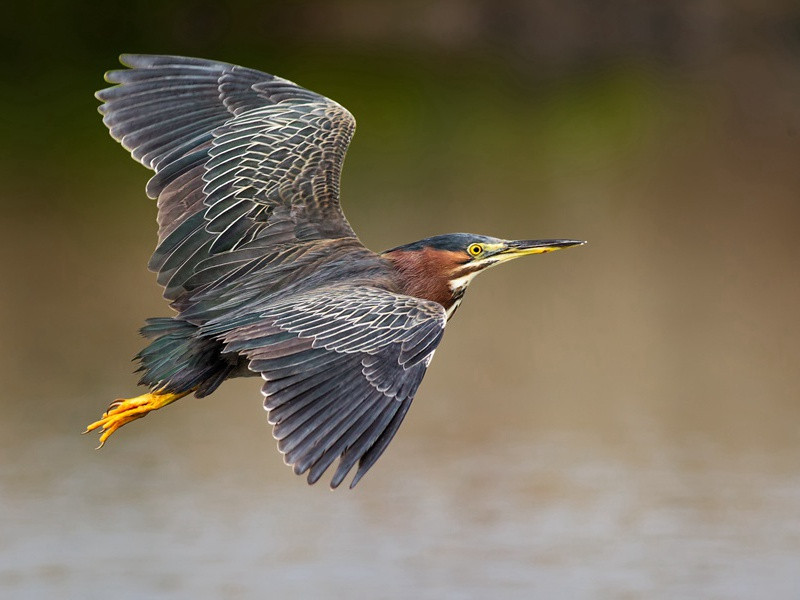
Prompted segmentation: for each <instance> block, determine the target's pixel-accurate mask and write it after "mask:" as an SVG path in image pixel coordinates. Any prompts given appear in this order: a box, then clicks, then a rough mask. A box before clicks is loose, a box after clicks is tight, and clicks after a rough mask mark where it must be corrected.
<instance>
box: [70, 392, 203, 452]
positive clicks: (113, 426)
mask: <svg viewBox="0 0 800 600" xmlns="http://www.w3.org/2000/svg"><path fill="white" fill-rule="evenodd" d="M188 393H189V392H181V393H179V394H172V393H160V392H150V393H147V394H142V395H141V396H137V397H136V398H119V399H117V400H114V402H112V403H111V404H110V405H109V406H108V409H107V410H106V412H104V413H103V418H102V419H100V420H99V421H95V422H94V423H92V424H91V425H89V426H88V427H87V428H86V431H84V432H83V433H89V432H90V431H94V430H95V429H97V428H98V427H99V428H100V445H99V446H98V447H97V449H98V450H99V449H100V448H102V447H103V444H105V443H106V440H107V439H108V438H109V436H110V435H111V434H112V433H114V432H115V431H116V430H117V429H119V428H120V427H122V426H123V425H126V424H128V423H130V422H131V421H135V420H136V419H141V418H142V417H144V416H145V415H147V413H149V412H150V411H151V410H158V409H159V408H162V407H164V406H166V405H167V404H172V403H173V402H175V400H179V399H180V398H183V397H184V396H185V395H186V394H188Z"/></svg>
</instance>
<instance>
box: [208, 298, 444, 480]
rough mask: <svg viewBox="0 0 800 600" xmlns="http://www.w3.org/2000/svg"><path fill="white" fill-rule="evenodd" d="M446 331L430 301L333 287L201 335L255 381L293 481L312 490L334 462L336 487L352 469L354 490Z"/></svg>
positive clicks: (397, 421)
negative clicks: (302, 478) (260, 381)
mask: <svg viewBox="0 0 800 600" xmlns="http://www.w3.org/2000/svg"><path fill="white" fill-rule="evenodd" d="M445 323H446V316H445V311H444V308H443V307H442V306H441V305H440V304H437V303H436V302H430V301H427V300H421V299H419V298H413V297H411V296H403V295H399V294H394V293H392V292H388V291H386V290H381V289H378V288H370V287H355V286H338V287H331V288H327V289H326V288H323V289H320V290H315V291H314V292H309V293H306V294H302V295H298V296H296V297H294V298H292V299H291V300H288V301H283V302H281V303H280V304H275V305H272V306H270V307H268V308H265V309H262V310H261V311H260V312H259V313H257V314H251V315H246V316H239V317H238V318H237V321H236V324H235V325H234V326H233V327H231V324H230V323H226V322H225V321H224V320H220V321H212V322H209V323H208V324H207V325H206V326H205V327H204V329H205V331H206V333H210V334H214V335H217V336H219V337H220V339H222V340H224V342H225V343H226V348H225V350H226V351H233V352H239V353H241V354H244V355H245V356H247V357H248V359H249V360H250V363H249V366H250V369H251V370H253V371H255V372H258V373H261V375H262V377H263V378H264V380H265V383H264V386H263V388H262V392H263V394H264V396H265V397H266V398H265V401H264V406H265V408H266V409H267V411H269V420H270V422H271V423H272V424H273V425H274V429H273V434H274V436H275V438H276V439H277V440H278V449H279V450H280V451H281V452H282V453H283V454H284V459H285V461H286V463H287V464H290V465H293V466H294V471H295V473H297V474H298V475H300V474H303V473H305V472H306V471H308V482H309V483H315V482H316V481H317V480H318V479H319V478H320V477H321V476H322V474H323V473H324V472H325V470H326V469H327V468H328V467H329V466H331V464H332V463H333V462H334V461H335V460H336V459H337V458H338V459H339V464H338V467H337V469H336V472H335V473H334V475H333V479H332V481H331V487H333V488H335V487H337V486H338V485H339V484H340V483H341V482H342V480H343V479H344V478H345V477H346V476H347V473H348V472H349V471H350V470H351V469H352V467H353V466H354V465H355V464H356V462H358V465H359V466H358V470H357V471H356V474H355V477H354V478H353V481H352V483H351V484H350V487H351V488H352V487H354V486H355V485H356V484H357V483H358V481H359V480H360V479H361V478H362V477H363V476H364V474H365V473H366V472H367V470H369V468H370V467H371V466H372V465H373V464H375V461H376V460H378V458H379V457H380V455H381V454H382V453H383V451H384V450H385V449H386V446H387V445H388V444H389V442H390V441H391V439H392V437H394V434H395V432H396V431H397V428H398V427H399V426H400V423H401V422H402V420H403V417H405V414H406V412H407V411H408V408H409V406H410V405H411V401H412V400H413V398H414V394H415V393H416V391H417V388H418V387H419V384H420V382H421V381H422V377H423V376H424V375H425V371H426V369H427V367H428V365H429V364H430V361H431V359H432V358H433V353H434V351H435V349H436V347H437V346H438V345H439V342H440V340H441V338H442V334H443V333H444V327H445Z"/></svg>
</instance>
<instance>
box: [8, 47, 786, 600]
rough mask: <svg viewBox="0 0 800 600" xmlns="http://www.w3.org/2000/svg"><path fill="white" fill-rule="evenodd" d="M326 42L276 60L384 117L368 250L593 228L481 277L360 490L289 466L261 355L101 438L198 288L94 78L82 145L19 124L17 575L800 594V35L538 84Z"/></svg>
mask: <svg viewBox="0 0 800 600" xmlns="http://www.w3.org/2000/svg"><path fill="white" fill-rule="evenodd" d="M134 50H135V49H134ZM223 58H234V57H223ZM307 58H308V57H300V58H298V59H296V60H294V61H293V60H292V59H290V58H287V57H286V56H283V57H279V59H278V61H277V62H278V63H279V64H278V65H277V67H273V66H272V65H271V64H270V61H269V60H268V59H263V60H261V61H260V63H258V62H256V63H252V64H251V65H250V66H255V67H260V68H264V69H266V70H273V71H276V72H279V73H280V74H281V75H284V76H287V77H290V78H292V79H295V80H298V81H299V82H301V83H303V84H305V85H307V86H309V87H312V88H314V89H316V90H319V91H321V92H323V93H326V94H329V95H330V96H332V97H334V98H335V99H337V100H339V101H340V102H342V103H343V104H344V105H345V106H347V107H348V108H350V109H351V110H352V111H353V112H354V114H355V115H356V118H357V119H358V123H359V130H358V133H357V135H356V137H355V141H354V144H353V147H352V149H351V151H350V153H349V155H348V159H347V164H346V166H345V173H344V178H343V198H344V207H345V210H346V212H347V215H348V218H349V219H350V221H351V223H352V224H353V226H354V228H355V229H356V231H358V232H359V234H360V235H361V237H362V240H363V241H364V242H365V243H366V244H367V245H368V246H370V247H372V248H373V249H375V250H380V249H383V248H387V247H391V246H394V245H397V244H400V243H403V242H407V241H410V240H413V239H418V238H422V237H425V236H428V235H432V234H435V233H442V232H446V231H474V232H478V233H486V234H490V235H497V236H502V237H507V238H531V237H542V238H544V237H562V236H563V237H576V238H581V239H587V240H589V245H587V246H585V247H582V248H577V249H571V250H569V251H565V252H559V253H556V254H553V255H546V256H541V257H534V258H531V259H529V260H524V261H517V262H515V263H513V264H511V265H508V266H504V267H502V268H500V269H497V270H494V271H491V272H489V273H487V274H484V275H482V276H481V277H480V278H478V280H477V281H476V282H475V283H474V284H473V286H472V288H471V289H470V291H469V293H468V294H467V298H466V301H465V303H464V304H463V305H462V307H461V308H460V309H459V312H458V315H457V316H456V317H455V318H454V320H453V321H452V322H451V323H450V325H449V326H448V332H447V335H446V336H445V340H444V342H443V344H442V346H441V348H440V350H439V351H438V352H437V354H436V359H435V360H434V362H433V364H432V368H431V370H430V371H429V373H428V375H427V377H426V380H425V382H424V383H423V385H422V387H421V390H420V392H419V394H418V396H417V399H416V401H415V403H414V406H413V408H412V410H411V411H410V413H409V416H408V417H407V419H406V422H405V423H404V425H403V427H402V428H401V430H400V432H399V434H398V436H397V438H396V439H395V441H394V442H393V443H392V444H391V446H390V448H389V450H388V451H387V453H386V454H385V456H384V457H383V458H381V460H380V461H379V462H378V463H377V464H376V466H375V467H374V468H373V469H372V471H371V472H370V474H369V475H368V476H367V477H366V478H365V480H364V481H363V482H362V483H361V484H360V485H359V487H358V488H357V489H356V490H355V491H352V492H351V491H346V490H339V491H337V492H335V493H331V492H329V491H328V490H327V489H326V488H325V486H324V485H318V486H316V487H313V488H309V487H307V486H306V485H305V483H304V482H303V481H302V480H300V479H298V478H296V477H295V476H294V475H292V474H291V471H290V470H289V469H288V468H286V467H285V466H283V465H282V461H281V458H280V456H279V454H278V453H277V451H276V449H275V443H274V441H273V440H272V438H271V436H270V431H269V426H268V423H267V421H266V415H265V414H264V413H263V410H262V409H261V397H260V394H259V385H258V382H257V381H255V380H249V381H235V382H229V383H227V384H225V386H223V388H222V389H221V390H220V391H218V392H217V393H215V394H214V395H213V396H212V397H211V398H207V399H202V400H194V399H186V400H182V401H181V402H179V403H178V404H176V405H174V406H172V407H169V408H168V409H165V410H163V411H159V412H158V413H156V414H154V415H152V416H150V417H148V418H147V419H145V420H143V421H140V422H137V423H134V424H132V425H129V426H128V427H125V428H124V429H123V430H122V431H121V432H119V433H117V434H115V436H114V437H113V438H112V439H111V440H110V442H109V443H108V444H107V446H106V447H105V448H104V449H103V450H102V451H99V452H94V451H93V450H92V448H93V446H94V445H95V440H94V439H90V437H88V436H87V437H81V436H79V435H78V433H79V432H80V431H81V430H82V429H83V428H84V427H85V425H86V423H87V422H89V421H91V420H94V418H96V416H97V415H98V414H99V413H100V412H101V411H102V409H103V408H104V407H105V405H106V404H107V403H108V401H110V400H111V399H113V398H115V397H117V396H120V395H123V396H130V395H133V394H134V393H135V379H134V377H133V376H132V375H131V374H130V370H131V365H130V363H129V362H128V358H129V357H130V356H132V355H133V354H134V353H135V352H136V351H137V350H138V349H139V346H140V344H141V341H140V340H139V339H138V338H137V337H136V334H135V330H136V329H137V328H138V327H139V326H140V325H141V322H142V321H143V320H144V319H145V318H146V317H148V316H154V315H164V314H167V313H168V309H167V308H166V307H165V306H164V304H163V301H162V300H161V299H160V297H159V290H158V288H157V286H156V284H155V281H154V278H153V277H152V275H151V274H150V273H148V272H147V271H146V269H145V264H146V260H147V257H148V254H149V252H150V251H151V249H152V245H153V243H154V239H155V223H154V217H155V207H154V206H153V204H152V203H150V202H148V201H147V200H146V199H145V198H144V193H143V185H144V181H145V178H146V175H145V171H144V170H143V169H142V168H141V167H137V166H136V165H134V164H133V163H132V162H131V161H130V159H128V158H127V157H126V156H125V153H124V152H123V151H122V150H121V149H120V148H118V147H116V145H115V144H114V143H113V142H112V141H111V140H110V139H108V138H107V136H106V134H105V132H104V130H103V128H102V126H101V124H100V121H99V118H97V117H96V115H94V113H93V110H94V103H93V102H92V101H91V98H90V92H91V91H92V89H93V87H91V86H97V85H98V80H97V78H96V77H95V78H94V79H91V78H90V77H89V76H88V75H87V74H86V73H85V72H83V71H82V73H83V79H79V84H80V85H79V84H78V83H76V84H74V85H71V86H67V87H65V88H64V90H65V92H64V97H63V101H62V103H61V104H60V105H59V106H58V107H54V108H53V110H54V114H55V116H56V117H58V118H59V120H60V121H63V123H62V124H61V125H59V127H62V128H63V129H61V130H59V131H60V132H61V133H60V135H59V136H57V139H54V141H53V144H51V145H46V144H40V146H38V147H36V148H35V151H34V149H33V148H34V146H33V144H34V142H33V141H31V138H30V136H27V135H24V127H23V125H25V124H26V123H28V122H29V121H25V120H23V121H21V122H20V123H17V124H9V133H8V135H9V136H10V139H12V140H18V141H19V145H17V146H16V148H17V151H16V152H14V153H13V157H12V158H10V159H9V161H6V162H4V163H3V165H2V166H0V169H2V171H3V173H2V175H3V180H4V182H5V183H6V186H5V188H4V192H3V194H4V197H3V199H4V200H6V201H7V203H6V206H5V207H4V212H3V217H2V221H0V252H1V253H2V256H4V257H6V258H5V260H3V261H0V281H2V282H3V285H2V286H0V331H2V342H0V376H1V377H2V381H3V382H4V393H3V395H2V396H0V408H2V414H3V415H4V416H3V419H2V420H0V455H2V457H3V458H2V461H0V595H2V596H3V597H9V598H45V597H69V598H107V597H109V596H114V597H118V598H168V597H191V598H252V597H264V596H265V595H281V594H283V595H294V596H300V597H317V598H338V597H343V596H347V597H380V598H407V597H420V598H473V597H474V598H485V597H503V598H553V597H568V598H665V599H666V598H725V599H728V598H737V599H738V598H741V599H745V598H756V597H759V598H761V597H769V598H798V597H800V566H799V565H800V518H798V517H800V514H798V512H799V511H800V508H798V507H800V469H798V456H800V401H799V400H800V373H799V372H798V369H797V365H798V349H797V340H798V339H800V319H798V317H797V306H798V305H799V304H800V278H799V277H798V271H797V267H798V259H800V248H799V247H798V244H797V223H798V217H800V206H799V205H798V198H800V169H798V168H797V164H798V156H800V138H799V137H798V132H799V131H800V111H798V108H797V107H798V106H800V103H799V102H800V76H798V74H797V73H798V72H799V71H798V69H797V56H796V55H790V56H787V55H784V54H779V55H775V54H764V53H762V52H760V51H756V50H752V49H751V50H748V51H747V52H741V53H736V52H734V53H730V54H727V55H725V57H724V59H723V58H719V57H717V58H715V60H714V61H713V62H711V63H709V64H708V65H704V64H699V65H698V64H695V65H694V66H693V68H692V69H691V70H688V69H687V70H682V69H674V68H667V67H665V66H663V65H659V64H655V63H648V62H636V61H633V62H625V61H621V62H619V63H618V64H615V65H613V66H612V67H608V68H597V69H592V70H589V71H586V72H577V73H575V72H573V73H571V74H569V75H565V76H563V77H561V76H558V77H549V78H544V79H542V80H536V79H535V78H527V79H526V78H525V77H523V76H522V75H521V74H520V72H519V71H518V68H519V65H518V64H517V66H515V67H513V68H512V67H508V66H506V68H504V67H503V66H501V65H498V64H495V65H492V64H489V63H486V64H484V63H480V62H478V63H473V62H470V61H464V62H458V61H454V60H449V61H444V62H442V63H436V62H435V61H434V62H432V63H430V64H429V63H427V62H424V61H419V60H418V59H417V58H397V57H396V56H395V57H393V58H392V57H388V58H387V59H386V61H387V62H388V66H387V64H383V63H382V61H381V60H378V59H377V58H372V59H369V60H365V61H363V62H360V61H354V60H352V57H351V60H350V62H348V61H347V59H346V57H339V58H341V60H342V63H341V66H340V67H339V69H337V68H336V60H337V59H336V57H329V58H327V59H320V60H319V61H314V60H306V59H307ZM326 61H327V62H326ZM251 62H252V61H251ZM454 64H455V65H458V68H457V69H454V68H453V65H454ZM315 65H316V66H315ZM320 65H322V66H320ZM105 66H108V67H111V66H113V65H110V64H109V65H105ZM84 81H85V82H86V83H85V85H84ZM87 86H88V87H87ZM84 87H86V89H84ZM4 102H5V100H4ZM31 102H32V104H31V107H30V110H34V109H36V108H37V107H38V106H39V105H40V104H41V103H43V102H45V100H44V99H42V97H40V96H34V98H33V99H32V100H31ZM37 103H39V104H37ZM23 110H24V109H23ZM6 112H8V111H6ZM30 122H34V120H31V121H30ZM31 126H34V127H37V128H39V129H38V130H37V131H40V132H43V131H45V129H46V125H45V124H43V123H42V122H41V121H40V120H39V121H35V124H34V125H31ZM25 144H29V145H30V147H28V150H29V152H27V153H26V152H21V151H20V150H25V148H26V146H25ZM67 149H69V151H67Z"/></svg>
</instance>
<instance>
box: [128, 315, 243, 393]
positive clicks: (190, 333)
mask: <svg viewBox="0 0 800 600" xmlns="http://www.w3.org/2000/svg"><path fill="white" fill-rule="evenodd" d="M146 323H147V324H146V325H145V326H144V327H142V329H141V333H142V335H143V336H144V337H145V338H147V339H149V340H152V342H150V345H149V346H147V347H146V348H145V349H144V350H142V351H141V352H139V354H137V355H136V356H135V357H134V360H138V361H139V368H138V369H136V371H137V372H141V373H142V378H141V380H140V381H139V384H140V385H147V386H149V387H150V388H151V389H152V390H167V391H169V392H171V393H175V394H180V393H185V392H189V391H194V392H195V395H196V396H197V397H198V398H200V397H202V396H207V395H208V394H210V393H211V392H213V391H214V390H215V389H217V388H218V387H219V385H220V384H221V383H222V382H223V381H225V379H227V378H228V377H229V376H230V375H231V374H232V373H233V371H235V370H236V369H237V367H238V357H237V356H236V355H231V354H222V349H223V344H222V343H221V342H219V341H217V340H215V339H213V338H208V337H201V336H200V335H199V328H198V327H197V326H196V325H192V324H191V323H187V322H186V321H181V320H180V319H173V318H170V317H159V318H155V319H147V321H146Z"/></svg>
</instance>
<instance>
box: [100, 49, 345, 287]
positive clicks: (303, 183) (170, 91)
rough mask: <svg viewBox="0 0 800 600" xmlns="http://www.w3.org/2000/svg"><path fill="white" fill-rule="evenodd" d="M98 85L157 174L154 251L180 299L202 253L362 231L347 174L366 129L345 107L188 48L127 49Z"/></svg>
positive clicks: (122, 137)
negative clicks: (349, 215)
mask: <svg viewBox="0 0 800 600" xmlns="http://www.w3.org/2000/svg"><path fill="white" fill-rule="evenodd" d="M121 62H122V63H123V64H124V65H127V66H129V67H131V68H130V69H127V70H119V71H111V72H109V73H108V74H107V75H106V79H107V81H108V82H110V83H116V84H119V85H117V86H115V87H111V88H107V89H104V90H101V91H99V92H97V97H98V99H100V100H102V101H103V102H104V104H102V105H101V106H100V108H99V110H100V112H101V113H102V114H103V122H104V123H105V124H106V126H107V127H108V128H109V130H110V132H111V135H112V136H113V137H114V138H115V139H116V140H118V141H119V142H120V143H121V144H122V145H123V146H124V147H125V148H126V149H128V150H129V151H130V152H131V154H132V156H133V158H135V159H136V160H138V161H139V162H140V163H142V164H143V165H145V166H146V167H148V168H150V169H153V170H154V171H155V172H156V174H155V176H153V177H152V178H151V179H150V181H149V182H148V184H147V193H148V195H149V196H150V197H152V198H158V209H159V212H158V223H159V244H158V247H157V248H156V250H155V252H154V254H153V257H152V258H151V260H150V268H151V269H153V270H154V271H156V272H158V281H159V283H161V284H162V285H164V286H165V288H166V289H165V292H164V294H165V296H166V297H167V298H169V299H171V300H175V299H176V298H179V297H180V296H181V294H183V293H184V292H185V290H184V288H183V284H184V283H185V282H186V280H187V279H188V278H189V277H191V276H192V274H193V273H194V272H195V271H196V269H197V267H198V265H200V264H201V263H202V261H204V260H206V259H208V258H210V257H213V256H215V255H219V254H223V253H226V252H229V251H231V250H233V249H239V248H243V247H246V246H247V244H249V243H252V242H254V241H255V240H257V244H258V246H259V247H267V246H269V245H273V244H291V243H298V242H303V241H307V240H314V239H323V238H342V237H352V238H355V237H356V236H355V233H354V232H353V230H352V228H351V227H350V225H349V223H348V222H347V220H346V219H345V217H344V214H343V213H342V211H341V208H340V206H339V176H340V173H341V168H342V163H343V161H344V156H345V152H346V151H347V146H348V144H349V143H350V139H351V138H352V135H353V132H354V130H355V120H354V119H353V116H352V115H351V114H350V113H349V112H348V111H347V110H346V109H345V108H343V107H342V106H340V105H339V104H337V103H336V102H333V101H332V100H329V99H327V98H325V97H323V96H320V95H318V94H315V93H314V92H311V91H309V90H306V89H304V88H301V87H299V86H297V85H296V84H294V83H292V82H291V81H287V80H285V79H281V78H280V77H275V76H273V75H268V74H266V73H261V72H259V71H255V70H252V69H246V68H243V67H238V66H235V65H231V64H227V63H223V62H216V61H209V60H202V59H196V58H184V57H178V56H150V55H123V56H122V57H121Z"/></svg>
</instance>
